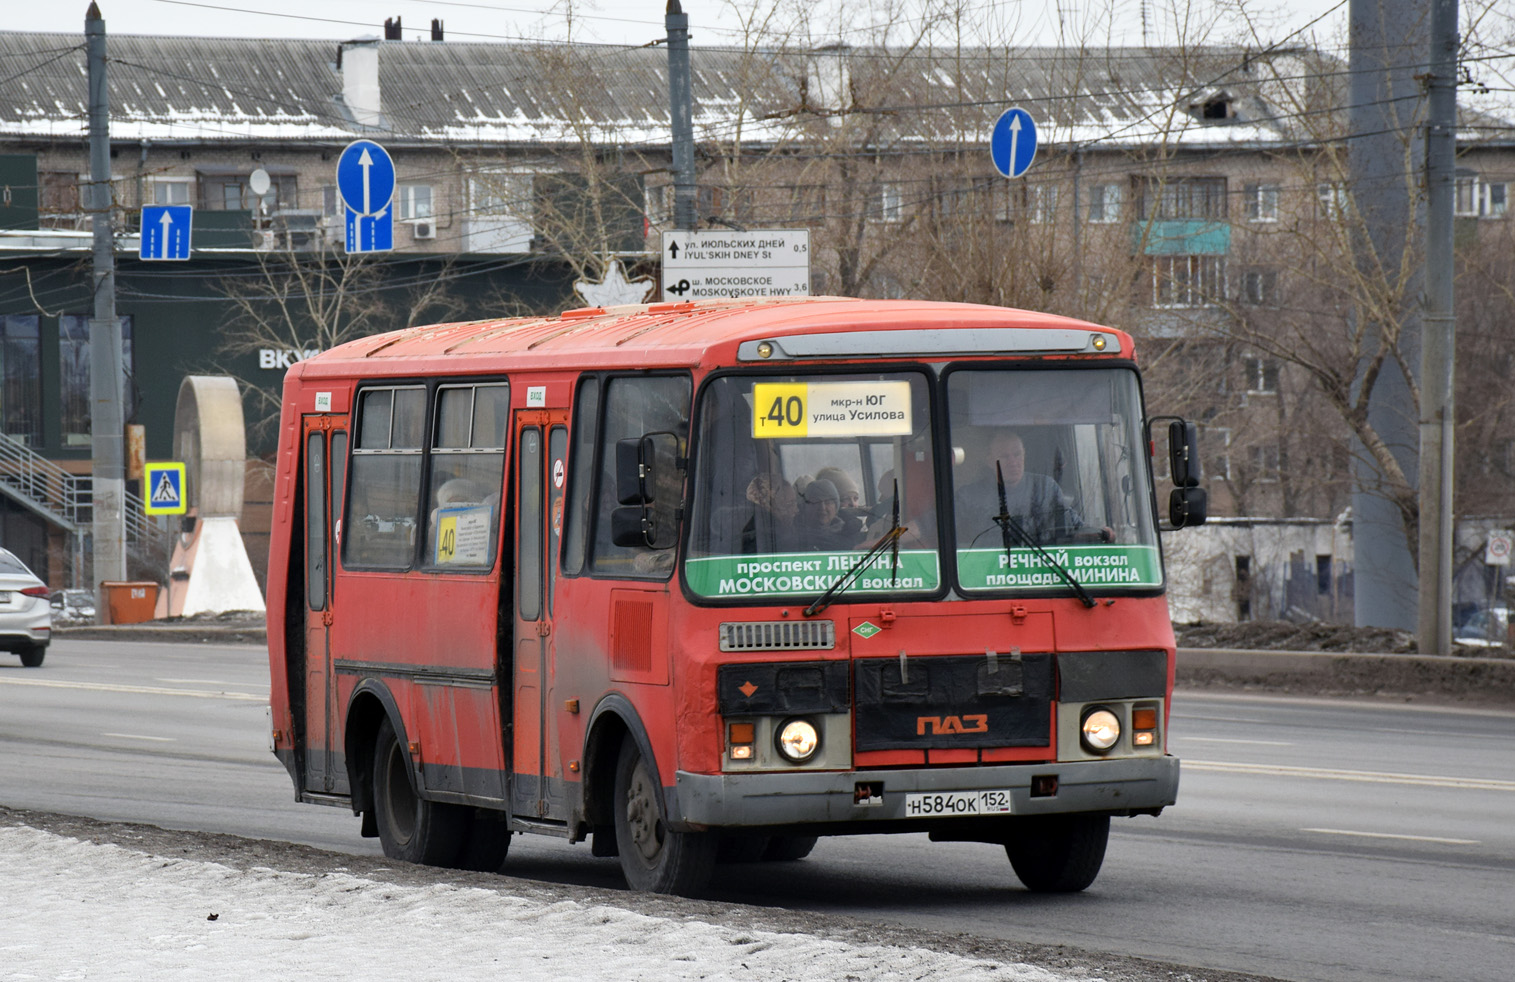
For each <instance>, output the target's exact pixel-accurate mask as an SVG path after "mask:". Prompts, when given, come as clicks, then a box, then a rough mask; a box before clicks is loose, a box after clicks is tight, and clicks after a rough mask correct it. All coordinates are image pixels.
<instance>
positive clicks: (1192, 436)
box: [1168, 419, 1199, 488]
mask: <svg viewBox="0 0 1515 982" xmlns="http://www.w3.org/2000/svg"><path fill="white" fill-rule="evenodd" d="M1168 465H1169V471H1168V473H1170V474H1172V475H1173V486H1174V487H1175V488H1196V487H1199V427H1197V426H1195V425H1194V424H1193V423H1191V422H1189V421H1188V420H1186V419H1175V420H1174V421H1173V422H1171V423H1169V424H1168Z"/></svg>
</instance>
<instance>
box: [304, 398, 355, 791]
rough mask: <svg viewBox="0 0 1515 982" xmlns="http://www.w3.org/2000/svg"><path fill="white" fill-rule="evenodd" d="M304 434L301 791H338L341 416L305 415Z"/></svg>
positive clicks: (341, 773)
mask: <svg viewBox="0 0 1515 982" xmlns="http://www.w3.org/2000/svg"><path fill="white" fill-rule="evenodd" d="M302 432H303V434H304V437H305V444H304V453H305V460H304V467H303V468H302V473H303V474H304V475H305V486H304V488H302V491H303V499H304V501H305V536H304V542H305V698H304V703H305V712H304V733H305V741H304V743H305V761H304V773H305V790H306V791H318V792H333V791H336V792H342V791H345V790H346V784H347V780H346V777H347V775H346V771H345V769H344V768H343V767H342V764H341V762H340V761H339V760H337V759H336V744H335V742H334V740H333V733H332V728H333V727H334V726H335V719H336V716H337V711H336V690H335V686H334V684H333V679H332V673H331V625H332V622H333V620H334V616H335V611H333V610H332V603H331V596H332V590H331V586H332V565H333V563H334V561H335V557H336V554H337V543H338V542H339V541H340V538H341V521H342V482H343V480H344V479H345V478H346V475H347V417H346V416H306V417H304V420H303V427H302Z"/></svg>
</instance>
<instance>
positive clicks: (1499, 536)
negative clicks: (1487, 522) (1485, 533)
mask: <svg viewBox="0 0 1515 982" xmlns="http://www.w3.org/2000/svg"><path fill="white" fill-rule="evenodd" d="M1511 546H1515V532H1511V531H1510V530H1509V529H1496V530H1494V531H1492V532H1490V533H1489V544H1488V545H1487V546H1486V547H1485V548H1484V556H1483V561H1484V562H1485V563H1486V564H1487V565H1489V566H1508V565H1510V547H1511Z"/></svg>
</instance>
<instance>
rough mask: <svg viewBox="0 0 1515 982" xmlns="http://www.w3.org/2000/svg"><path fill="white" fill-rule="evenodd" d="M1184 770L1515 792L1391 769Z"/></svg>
mask: <svg viewBox="0 0 1515 982" xmlns="http://www.w3.org/2000/svg"><path fill="white" fill-rule="evenodd" d="M1183 767H1184V769H1185V770H1190V771H1210V772H1212V773H1216V774H1262V775H1267V776H1269V777H1313V778H1320V779H1322V780H1326V781H1363V782H1367V783H1369V784H1413V785H1418V786H1421V787H1428V788H1460V789H1463V790H1468V791H1515V781H1499V780H1495V779H1493V778H1478V777H1441V776H1437V775H1433V774H1395V773H1393V772H1390V771H1344V770H1333V769H1330V768H1325V767H1286V766H1284V765H1282V764H1239V763H1233V762H1231V761H1222V760H1187V759H1186V760H1185V761H1184V762H1183Z"/></svg>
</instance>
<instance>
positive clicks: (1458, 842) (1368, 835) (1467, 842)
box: [1300, 829, 1478, 846]
mask: <svg viewBox="0 0 1515 982" xmlns="http://www.w3.org/2000/svg"><path fill="white" fill-rule="evenodd" d="M1300 831H1301V832H1319V833H1320V834H1321V835H1351V836H1356V837H1358V838H1361V839H1402V840H1404V841H1406V842H1437V843H1441V844H1442V845H1448V846H1476V845H1478V840H1477V839H1444V838H1442V837H1441V836H1439V835H1397V834H1395V833H1393V832H1358V831H1356V830H1354V829H1300Z"/></svg>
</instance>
